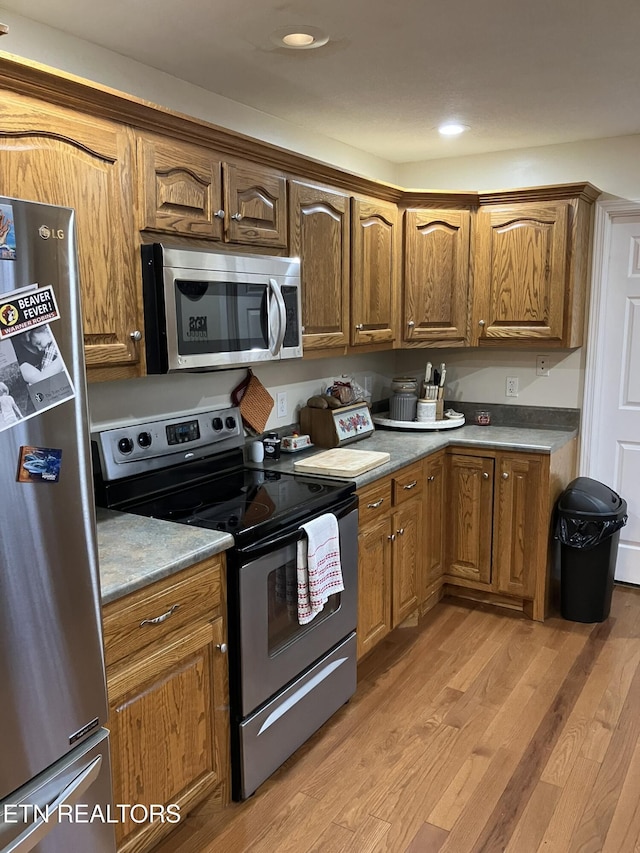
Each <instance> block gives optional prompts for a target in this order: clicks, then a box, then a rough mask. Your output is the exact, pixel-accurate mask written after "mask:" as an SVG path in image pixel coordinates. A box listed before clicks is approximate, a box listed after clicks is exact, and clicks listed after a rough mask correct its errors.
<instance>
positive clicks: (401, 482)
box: [392, 462, 424, 506]
mask: <svg viewBox="0 0 640 853" xmlns="http://www.w3.org/2000/svg"><path fill="white" fill-rule="evenodd" d="M423 479H424V477H423V471H422V462H416V464H415V465H409V466H407V467H406V468H403V469H402V470H401V471H398V473H397V474H395V475H394V476H393V478H392V484H393V505H394V506H398V504H401V503H403V502H404V501H408V500H410V498H414V497H415V496H416V495H421V494H422V481H423Z"/></svg>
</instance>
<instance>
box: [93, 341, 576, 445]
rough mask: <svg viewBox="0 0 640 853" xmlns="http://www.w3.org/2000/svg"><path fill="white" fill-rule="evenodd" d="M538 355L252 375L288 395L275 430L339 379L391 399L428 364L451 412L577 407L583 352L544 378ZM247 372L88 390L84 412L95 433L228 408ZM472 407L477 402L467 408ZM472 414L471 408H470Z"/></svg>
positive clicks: (444, 357) (412, 355)
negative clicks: (440, 379) (439, 377)
mask: <svg viewBox="0 0 640 853" xmlns="http://www.w3.org/2000/svg"><path fill="white" fill-rule="evenodd" d="M536 354H537V352H521V351H517V352H514V351H497V350H491V351H489V350H471V349H464V350H463V349H457V350H445V349H432V350H427V349H421V350H403V351H400V350H398V351H396V352H378V353H368V354H362V355H352V356H348V357H341V358H323V359H310V360H302V359H293V360H291V361H284V362H279V363H277V364H273V363H272V364H265V365H264V366H259V365H258V366H255V368H254V373H255V374H256V376H257V377H258V378H259V379H260V381H261V382H262V383H263V384H264V385H265V386H266V387H267V389H268V390H269V393H270V394H271V396H272V397H273V398H274V400H276V399H277V395H278V393H284V394H286V415H284V416H282V417H278V416H277V413H276V408H275V406H274V409H273V411H272V412H271V415H270V417H269V420H268V421H267V425H266V429H267V430H279V429H282V428H284V427H286V426H288V425H289V424H291V423H295V422H296V421H297V420H298V412H299V410H300V407H301V406H304V405H305V403H306V401H307V399H308V398H309V397H310V396H312V395H313V394H318V393H320V392H321V391H322V390H323V389H324V387H325V386H326V385H327V384H329V383H331V382H332V381H333V380H334V379H336V378H339V377H340V376H341V375H342V374H348V375H350V376H353V377H354V378H355V379H356V380H357V381H358V382H359V383H360V384H361V385H362V386H363V387H364V386H365V379H367V378H368V379H369V380H370V382H371V394H372V400H373V402H374V403H376V402H379V401H382V400H385V399H387V398H388V397H389V395H390V393H391V379H392V378H393V377H394V376H399V375H410V376H416V377H422V376H424V365H425V364H426V362H427V361H432V362H433V364H434V366H436V367H438V366H439V365H440V363H441V362H442V361H444V362H445V363H446V365H447V379H446V386H445V396H446V399H447V400H448V401H450V402H451V403H453V405H454V407H456V408H460V405H459V404H461V403H462V402H464V401H465V400H466V401H482V405H483V406H488V405H491V406H492V407H493V405H494V404H498V405H501V406H502V407H503V408H505V409H509V408H512V407H521V406H523V405H524V406H526V407H527V408H529V407H541V408H543V409H545V410H546V409H548V408H559V409H564V408H567V407H571V408H573V409H576V410H577V409H579V408H580V406H581V403H582V376H583V373H582V356H581V351H580V350H577V351H571V352H569V351H562V352H552V353H551V354H550V355H549V364H550V367H551V369H550V375H549V376H546V377H537V376H536V375H535V360H536ZM245 375H246V370H245V369H244V368H243V369H240V370H221V371H213V372H210V373H185V374H180V375H169V376H146V377H142V378H141V379H130V380H124V381H120V382H103V383H96V384H92V385H90V386H89V410H90V417H91V425H92V428H93V429H97V428H100V429H107V428H109V427H111V426H120V425H123V424H126V423H134V422H137V421H140V420H142V419H146V418H154V417H163V416H172V415H175V414H180V413H183V412H188V411H203V410H206V409H210V408H216V407H222V406H228V405H230V394H231V391H232V390H233V388H235V386H236V385H237V384H238V383H239V382H240V380H241V379H242V378H243V377H244V376H245ZM507 376H515V377H518V379H519V396H518V397H514V398H505V378H506V377H507ZM471 405H472V406H474V407H477V405H478V404H477V403H472V404H471ZM474 410H475V409H474Z"/></svg>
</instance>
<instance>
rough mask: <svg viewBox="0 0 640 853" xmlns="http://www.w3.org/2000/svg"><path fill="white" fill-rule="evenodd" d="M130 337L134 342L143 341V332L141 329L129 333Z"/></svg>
mask: <svg viewBox="0 0 640 853" xmlns="http://www.w3.org/2000/svg"><path fill="white" fill-rule="evenodd" d="M129 337H130V338H131V340H132V341H141V340H142V332H141V331H140V330H139V329H136V330H135V331H134V332H129Z"/></svg>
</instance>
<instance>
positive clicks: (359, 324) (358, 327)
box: [356, 323, 364, 332]
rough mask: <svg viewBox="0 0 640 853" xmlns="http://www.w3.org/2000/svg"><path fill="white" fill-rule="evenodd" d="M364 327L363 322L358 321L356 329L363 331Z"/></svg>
mask: <svg viewBox="0 0 640 853" xmlns="http://www.w3.org/2000/svg"><path fill="white" fill-rule="evenodd" d="M363 329H364V324H363V323H356V331H357V332H361V331H362V330H363Z"/></svg>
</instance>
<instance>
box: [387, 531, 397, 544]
mask: <svg viewBox="0 0 640 853" xmlns="http://www.w3.org/2000/svg"><path fill="white" fill-rule="evenodd" d="M387 539H388V540H389V541H390V542H395V541H396V534H395V533H392V534H391V535H390V536H387Z"/></svg>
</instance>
